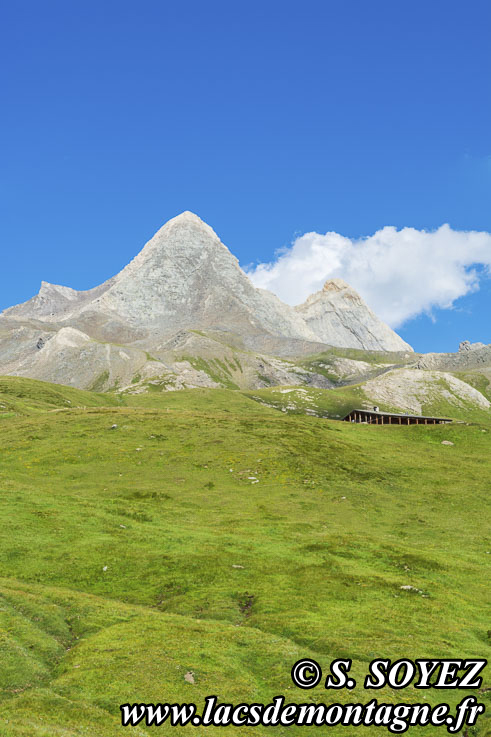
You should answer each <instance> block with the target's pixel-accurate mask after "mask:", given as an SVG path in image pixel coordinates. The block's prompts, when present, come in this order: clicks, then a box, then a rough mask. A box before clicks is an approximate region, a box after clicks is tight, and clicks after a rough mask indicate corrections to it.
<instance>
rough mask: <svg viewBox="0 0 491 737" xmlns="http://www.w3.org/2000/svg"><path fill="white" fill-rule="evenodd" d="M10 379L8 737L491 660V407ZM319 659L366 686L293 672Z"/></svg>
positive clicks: (3, 561)
mask: <svg viewBox="0 0 491 737" xmlns="http://www.w3.org/2000/svg"><path fill="white" fill-rule="evenodd" d="M0 391H1V393H0V404H2V403H7V404H8V405H9V406H11V407H12V408H13V409H12V410H11V413H10V414H8V416H3V417H1V416H0V512H1V518H2V526H1V528H0V574H1V579H0V596H1V601H0V604H1V607H0V653H1V662H2V668H1V670H0V735H1V736H2V737H3V736H6V737H10V736H12V737H45V736H46V737H47V736H48V735H49V737H53V736H55V735H56V736H58V735H63V736H64V737H65V736H69V737H72V735H73V736H75V735H76V736H77V737H78V735H87V734H90V735H91V737H106V736H108V735H118V734H123V733H125V732H127V730H124V729H123V728H122V727H119V726H118V725H119V704H121V703H124V702H126V701H129V702H137V701H142V702H151V701H178V702H180V701H195V702H196V703H197V704H198V705H201V704H202V702H203V699H204V697H205V696H207V695H209V694H218V695H219V697H220V699H221V700H222V701H225V700H230V701H233V702H235V703H238V702H241V701H250V702H252V701H269V700H270V699H271V698H272V697H274V696H275V695H277V694H278V693H283V694H285V696H286V697H287V700H288V701H308V700H314V701H324V702H327V703H332V702H334V701H338V700H341V701H360V702H367V701H369V699H370V698H371V697H372V694H371V693H370V692H364V691H363V689H362V688H361V684H362V675H363V674H365V673H366V672H367V666H368V662H369V661H370V660H371V659H372V658H373V657H387V658H393V659H397V658H400V657H412V658H418V657H419V658H421V657H435V658H442V657H445V658H455V657H458V658H462V657H465V658H471V657H486V656H487V655H488V656H489V650H490V639H489V631H488V630H489V621H488V614H489V598H488V587H487V585H486V582H487V580H489V562H490V558H491V556H490V555H489V552H488V551H490V550H491V542H490V539H489V525H488V519H489V518H487V517H486V514H485V513H484V510H485V509H486V508H487V505H488V503H489V502H488V497H489V484H490V479H491V453H490V450H491V423H490V422H489V418H488V419H487V420H486V421H481V420H479V421H473V422H472V423H471V424H468V425H466V424H454V425H446V426H436V427H424V426H413V427H397V428H390V427H369V426H363V425H351V424H348V423H340V422H335V421H330V420H325V419H319V418H317V417H309V416H306V415H305V413H303V414H300V413H298V414H297V413H291V414H289V413H288V412H278V410H277V409H275V408H272V407H268V406H264V405H263V404H261V403H259V402H258V401H252V400H251V396H249V393H241V392H237V391H229V390H226V389H216V390H206V389H202V390H193V391H183V392H169V393H155V394H146V395H135V396H127V397H125V398H124V400H122V401H123V402H124V404H121V402H120V401H119V400H117V399H116V398H114V397H113V396H111V395H96V394H91V393H88V392H78V391H77V390H74V389H69V388H66V387H54V386H51V385H47V384H43V383H42V382H33V381H30V380H27V379H14V378H6V379H0ZM316 391H319V390H316ZM336 391H338V390H336ZM348 391H349V392H353V391H356V388H355V389H353V388H351V387H350V388H349V389H346V390H344V394H343V393H342V392H340V394H339V395H336V397H337V398H336V399H335V400H332V399H330V400H329V401H335V402H338V405H337V409H338V410H341V407H342V402H346V403H347V402H348V401H351V400H352V399H353V395H352V394H350V395H349V397H348V395H347V394H346V392H348ZM250 394H251V395H252V394H254V396H256V395H258V396H259V395H261V396H265V397H268V398H269V397H271V394H272V390H270V389H265V390H261V391H260V392H251V393H250ZM324 394H332V393H331V392H325V393H324ZM278 396H280V397H282V398H287V397H288V396H289V395H288V394H279V395H278ZM89 399H90V400H91V402H92V403H89ZM67 401H69V402H70V404H69V405H68V406H69V407H75V406H77V407H82V406H83V407H85V409H75V408H70V409H66V407H67V405H66V402H67ZM318 401H320V399H319V400H318ZM325 401H327V400H325ZM308 404H309V403H308V402H306V405H308ZM104 405H105V406H104ZM332 406H333V405H331V407H332ZM307 408H308V407H307ZM53 409H57V410H59V409H63V410H64V411H52V410H53ZM280 409H281V407H280ZM6 415H7V413H6ZM113 425H117V427H116V428H114V429H111V428H112V426H113ZM442 440H450V441H451V442H453V443H454V445H453V446H444V445H442V444H441V443H442ZM256 479H257V482H256ZM237 566H240V567H237ZM405 585H411V586H414V588H415V589H417V590H418V591H419V592H421V593H417V592H415V591H406V590H403V589H401V586H405ZM309 655H311V656H312V657H314V658H315V659H316V660H318V661H319V662H320V663H321V664H322V666H323V667H324V669H326V670H327V667H328V664H329V662H330V661H331V660H332V659H333V658H336V657H345V658H352V659H353V674H354V677H355V679H356V680H357V683H358V685H357V687H356V688H355V689H354V691H353V692H348V691H346V692H345V691H341V692H336V694H335V695H334V696H333V694H331V693H329V692H326V691H324V689H323V688H322V687H318V688H316V689H314V690H313V691H308V692H307V691H305V692H302V691H299V690H298V689H296V688H295V687H294V686H293V684H292V682H291V679H290V669H291V667H292V665H293V663H294V662H295V661H296V660H298V659H299V658H300V657H308V656H309ZM188 671H192V672H193V674H194V677H195V683H194V684H190V683H188V682H186V680H185V679H184V675H185V674H186V673H187V672H188ZM485 686H487V687H489V683H486V684H485ZM463 695H464V692H461V691H454V690H444V691H437V692H435V693H433V692H431V691H430V692H424V697H425V699H427V700H428V702H431V703H442V702H446V701H448V703H450V704H452V705H455V704H456V703H457V702H458V701H460V699H461V698H462V697H463ZM376 696H377V698H378V699H379V700H380V701H381V700H389V701H393V702H396V703H397V702H401V701H403V700H404V701H409V702H410V701H415V702H417V701H421V700H422V696H421V692H418V691H417V690H414V689H412V688H409V689H406V690H404V691H403V692H397V691H392V690H391V689H385V690H383V691H381V692H377V694H376ZM402 697H403V698H402ZM485 697H486V694H484V695H481V696H480V698H479V700H480V701H482V700H483V699H485ZM151 731H152V730H151V728H145V727H144V726H143V727H138V728H133V729H132V733H133V734H135V735H139V734H142V735H143V734H147V733H149V732H151ZM184 731H185V732H191V733H194V734H196V735H201V734H204V733H206V734H210V735H214V734H219V733H220V734H221V731H220V730H219V728H215V729H213V728H207V730H206V731H203V730H201V731H200V730H199V729H196V728H193V727H190V728H185V729H184ZM305 731H306V730H305V729H301V728H297V727H289V728H276V729H275V730H274V732H275V734H278V735H296V734H302V733H304V732H305ZM177 732H179V730H177ZM162 733H163V734H164V733H165V734H169V729H167V730H166V728H165V727H164V728H163V730H162ZM228 733H229V734H231V735H235V734H240V735H249V734H254V735H266V734H269V731H268V729H267V728H262V727H256V728H254V729H253V728H250V729H246V728H243V729H240V730H239V729H236V728H233V727H229V732H228ZM437 733H438V732H437ZM330 734H332V735H334V736H337V735H343V736H345V735H346V734H347V732H346V729H343V728H331V729H330ZM364 734H367V735H374V737H379V736H380V735H383V734H388V733H387V732H386V730H385V729H383V730H382V731H381V729H380V728H375V729H370V728H366V729H365V730H364ZM410 734H414V735H418V736H421V737H433V735H434V734H435V728H432V729H427V728H426V729H425V728H411V729H410ZM471 734H473V733H472V732H469V735H471ZM474 734H476V735H479V737H485V735H489V734H491V731H490V727H489V721H487V720H486V717H480V721H479V722H478V730H477V731H475V732H474Z"/></svg>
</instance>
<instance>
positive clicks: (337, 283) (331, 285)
mask: <svg viewBox="0 0 491 737" xmlns="http://www.w3.org/2000/svg"><path fill="white" fill-rule="evenodd" d="M343 289H351V287H350V285H349V284H348V283H347V282H345V281H344V279H328V280H327V281H326V283H325V284H324V286H323V287H322V291H323V292H342V291H343Z"/></svg>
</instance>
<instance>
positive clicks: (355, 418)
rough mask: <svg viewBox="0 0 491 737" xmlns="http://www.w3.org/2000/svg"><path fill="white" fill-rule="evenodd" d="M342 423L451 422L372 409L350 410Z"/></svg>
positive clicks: (376, 408) (434, 423) (443, 418)
mask: <svg viewBox="0 0 491 737" xmlns="http://www.w3.org/2000/svg"><path fill="white" fill-rule="evenodd" d="M343 421H344V422H364V423H366V424H367V425H441V424H444V423H446V422H452V420H449V419H447V418H446V417H426V416H425V415H408V414H398V413H397V412H380V410H379V408H378V407H374V408H373V409H352V410H351V412H350V413H349V414H347V415H346V417H343Z"/></svg>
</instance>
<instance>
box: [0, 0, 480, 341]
mask: <svg viewBox="0 0 491 737" xmlns="http://www.w3.org/2000/svg"><path fill="white" fill-rule="evenodd" d="M0 70H1V71H0V75H1V86H0V94H1V116H0V134H1V146H0V209H1V212H0V248H1V257H2V267H1V271H0V309H3V308H5V307H7V306H9V305H11V304H14V303H18V302H20V301H23V300H25V299H27V298H29V297H31V296H32V295H33V294H35V293H36V292H37V291H38V289H39V284H40V281H41V279H45V280H46V281H51V282H54V283H60V284H66V285H69V286H72V287H75V288H78V289H84V288H89V287H92V286H94V285H95V284H97V283H100V282H101V281H103V280H104V279H106V278H108V277H109V276H111V275H113V274H114V273H116V272H117V271H118V270H119V269H120V268H121V267H123V266H124V265H125V264H126V263H127V262H128V261H129V260H130V259H131V258H132V257H133V256H134V255H135V254H136V252H137V251H138V250H139V249H140V247H141V246H142V245H143V243H144V242H145V241H146V240H147V239H148V238H149V237H151V235H152V234H153V233H154V232H155V230H157V228H158V227H160V226H161V225H162V224H163V223H164V222H165V221H166V220H167V219H169V218H170V217H173V216H174V215H176V214H177V213H179V212H181V211H182V210H188V209H189V210H192V211H194V212H196V213H197V214H198V215H200V217H202V218H203V219H204V220H206V221H207V222H208V223H209V224H210V225H212V227H214V228H215V230H216V231H217V232H218V234H219V235H220V237H221V238H222V240H223V241H224V242H225V243H226V244H227V245H228V246H229V247H230V249H231V250H232V251H233V252H234V253H235V255H236V256H237V257H238V258H239V260H240V262H241V264H243V265H244V266H245V265H247V264H255V263H258V262H266V263H270V262H272V261H274V260H275V258H276V257H275V252H276V251H277V250H278V249H280V248H284V247H288V246H289V245H290V244H291V243H292V241H294V240H295V238H297V237H298V236H300V235H303V234H304V233H306V232H311V231H315V232H317V233H319V234H325V233H326V232H328V231H334V232H336V233H339V234H341V235H342V236H346V237H348V238H350V239H354V240H356V239H360V238H363V237H366V236H372V235H373V234H374V233H375V232H376V231H379V230H381V229H382V228H384V226H394V227H395V228H397V229H401V228H404V227H409V228H414V229H417V230H422V229H424V230H434V229H436V228H438V227H439V226H441V225H442V224H444V223H449V224H450V226H451V228H452V229H453V230H456V231H467V230H476V231H486V232H491V207H490V204H491V203H490V199H491V197H490V195H491V83H490V79H491V75H490V73H491V5H490V3H489V2H488V1H487V0H486V1H482V2H481V1H479V0H468V2H466V3H463V2H453V1H452V0H446V1H445V2H440V0H431V2H427V0H426V2H421V1H420V0H412V1H411V2H410V3H409V2H395V1H394V0H387V1H386V0H372V1H371V2H366V0H343V1H342V2H341V1H336V2H334V1H333V0H323V2H312V1H309V0H306V1H304V2H303V3H297V2H288V0H286V1H285V0H282V2H276V1H275V0H272V1H271V2H267V1H266V2H265V1H264V0H263V1H262V2H256V1H255V0H252V1H249V2H247V3H230V2H216V1H213V0H210V1H208V2H206V3H203V2H194V1H193V2H180V3H170V2H163V1H162V0H159V1H154V0H141V1H140V2H139V3H136V2H127V1H126V0H118V2H112V1H109V0H98V2H93V0H84V1H83V2H79V1H78V0H71V1H70V2H69V3H67V2H66V0H63V2H58V1H57V0H46V1H45V2H43V3H39V2H32V1H31V0H20V1H19V2H17V3H3V6H2V9H1V11H0ZM463 243H464V245H463V246H462V247H463V248H465V241H463ZM428 248H430V249H431V243H430V244H429V245H428ZM484 248H485V247H484ZM490 257H491V253H490ZM410 258H411V244H409V245H408V262H409V261H410ZM441 258H442V259H443V260H445V255H443V256H442V257H441ZM421 268H424V264H422V265H421ZM445 268H446V266H445V264H443V266H442V273H445ZM465 268H471V267H467V266H466V267H465ZM476 268H477V270H478V272H479V274H481V275H482V276H481V278H480V280H479V285H480V288H479V290H478V291H474V292H473V293H472V294H471V295H467V296H464V297H461V298H458V299H457V300H456V301H455V303H454V305H455V306H454V309H452V310H449V309H443V310H442V309H440V308H439V307H438V306H435V307H433V309H432V318H430V317H429V316H428V315H426V314H424V315H420V316H419V317H416V318H414V319H412V320H409V321H408V322H406V323H404V324H403V325H402V327H401V328H399V332H400V333H401V334H402V335H403V337H404V338H405V339H406V340H408V341H409V342H411V343H412V344H413V345H414V347H415V348H416V349H419V350H424V351H429V350H454V349H456V347H457V345H458V342H459V340H462V339H464V338H469V339H470V340H482V341H484V342H486V343H489V342H491V327H490V325H491V321H490V320H489V315H490V308H491V288H490V281H489V277H488V276H487V272H486V270H485V269H483V268H482V267H481V266H480V265H479V264H477V267H476ZM326 276H327V275H326ZM429 288H430V289H431V285H430V287H429ZM408 289H411V284H410V283H409V286H408ZM364 296H366V295H364Z"/></svg>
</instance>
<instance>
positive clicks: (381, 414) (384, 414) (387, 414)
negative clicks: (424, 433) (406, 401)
mask: <svg viewBox="0 0 491 737" xmlns="http://www.w3.org/2000/svg"><path fill="white" fill-rule="evenodd" d="M352 412H364V413H365V414H369V415H378V416H379V417H411V418H412V419H414V420H445V421H446V422H452V420H451V419H449V418H448V417H435V416H434V415H431V416H430V415H410V414H409V412H380V411H379V410H375V409H363V408H355V409H352V410H350V411H349V412H348V414H347V415H345V416H344V417H343V420H345V419H346V417H349V416H350V414H351V413H352Z"/></svg>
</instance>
